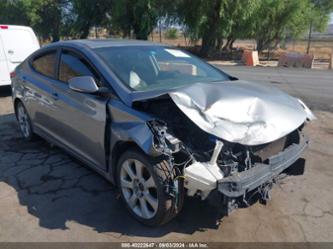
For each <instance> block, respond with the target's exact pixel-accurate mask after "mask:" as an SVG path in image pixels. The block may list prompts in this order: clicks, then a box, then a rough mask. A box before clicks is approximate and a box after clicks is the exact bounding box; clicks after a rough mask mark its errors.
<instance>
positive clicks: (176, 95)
mask: <svg viewBox="0 0 333 249" xmlns="http://www.w3.org/2000/svg"><path fill="white" fill-rule="evenodd" d="M169 95H170V96H171V98H172V100H173V101H174V102H175V104H176V105H177V106H178V107H179V108H180V110H182V111H183V112H184V113H185V114H186V115H187V117H188V118H190V119H191V120H192V121H193V122H194V123H195V124H197V125H198V126H199V127H200V128H201V129H202V130H204V131H206V132H208V133H210V134H212V135H215V136H217V137H219V138H222V139H225V140H227V141H229V142H235V143H240V144H244V145H258V144H264V143H269V142H271V141H274V140H276V139H279V138H281V137H283V136H285V135H287V134H288V133H290V132H292V131H293V130H295V129H297V128H298V127H299V126H301V125H302V124H303V123H304V122H305V121H306V119H313V118H314V116H313V114H312V113H311V111H310V110H309V109H308V108H307V107H306V106H305V104H304V103H303V102H300V101H299V100H297V99H295V98H294V97H291V96H289V95H287V94H285V93H284V92H282V91H280V90H278V89H276V88H272V87H266V86H262V85H259V84H255V83H250V82H246V81H240V80H239V81H228V82H220V83H211V84H207V83H205V84H200V83H198V84H193V85H191V86H189V87H185V88H182V89H178V90H175V91H173V92H171V93H169Z"/></svg>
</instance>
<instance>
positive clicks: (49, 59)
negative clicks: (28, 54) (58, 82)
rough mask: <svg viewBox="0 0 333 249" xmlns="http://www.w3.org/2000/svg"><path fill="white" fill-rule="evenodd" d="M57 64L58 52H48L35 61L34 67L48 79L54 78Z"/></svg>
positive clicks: (33, 62)
mask: <svg viewBox="0 0 333 249" xmlns="http://www.w3.org/2000/svg"><path fill="white" fill-rule="evenodd" d="M55 64H56V51H52V52H48V53H46V54H43V55H40V56H38V57H36V58H34V59H33V61H32V67H33V68H34V69H35V70H36V71H37V72H38V73H41V74H43V75H45V76H48V77H52V78H53V77H54V69H55Z"/></svg>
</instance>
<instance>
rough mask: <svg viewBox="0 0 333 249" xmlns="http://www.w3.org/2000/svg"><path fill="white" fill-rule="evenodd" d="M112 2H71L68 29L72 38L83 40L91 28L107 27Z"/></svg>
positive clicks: (74, 0)
mask: <svg viewBox="0 0 333 249" xmlns="http://www.w3.org/2000/svg"><path fill="white" fill-rule="evenodd" d="M112 4H113V0H96V1H87V0H72V1H71V9H70V15H69V18H68V19H67V22H66V24H67V26H68V29H71V32H72V34H73V35H74V36H76V35H78V36H79V38H81V39H84V38H87V37H88V35H89V31H90V29H91V28H92V27H100V26H107V25H108V23H109V22H110V16H111V7H112Z"/></svg>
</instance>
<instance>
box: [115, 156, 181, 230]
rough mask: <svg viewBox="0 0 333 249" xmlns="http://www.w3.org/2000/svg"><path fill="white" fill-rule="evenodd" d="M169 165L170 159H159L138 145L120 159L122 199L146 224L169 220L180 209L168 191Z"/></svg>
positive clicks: (132, 213)
mask: <svg viewBox="0 0 333 249" xmlns="http://www.w3.org/2000/svg"><path fill="white" fill-rule="evenodd" d="M167 166H168V164H167V161H165V160H156V161H155V160H153V159H152V158H149V157H148V156H146V155H145V154H144V153H143V152H141V151H139V150H136V149H130V150H128V151H126V152H125V153H124V154H123V155H121V157H120V159H119V160H118V164H117V184H118V187H119V190H120V195H121V199H122V200H123V202H124V204H125V205H126V207H127V209H128V210H129V212H130V213H131V215H132V216H133V217H134V218H135V219H136V220H138V221H139V222H141V223H143V224H145V225H148V226H159V225H162V224H165V223H167V222H169V221H170V220H171V219H172V218H174V217H175V216H176V214H177V213H178V212H176V209H175V207H174V206H175V205H174V198H172V197H170V196H169V195H168V194H166V193H165V191H164V186H165V181H166V179H167V177H166V175H165V172H164V170H163V169H167V168H166V167H167ZM140 169H141V170H140ZM138 170H139V172H141V176H140V173H138V172H137V171H138ZM177 211H180V208H178V210H177Z"/></svg>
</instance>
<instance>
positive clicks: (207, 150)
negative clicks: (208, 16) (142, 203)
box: [134, 95, 307, 214]
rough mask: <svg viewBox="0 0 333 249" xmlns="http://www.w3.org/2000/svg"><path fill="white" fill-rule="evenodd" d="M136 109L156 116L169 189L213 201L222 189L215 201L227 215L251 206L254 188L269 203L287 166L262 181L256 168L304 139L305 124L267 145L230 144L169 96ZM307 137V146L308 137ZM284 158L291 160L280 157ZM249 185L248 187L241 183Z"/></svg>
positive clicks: (158, 145) (156, 132) (152, 123)
mask: <svg viewBox="0 0 333 249" xmlns="http://www.w3.org/2000/svg"><path fill="white" fill-rule="evenodd" d="M134 108H136V109H138V110H140V111H144V112H146V113H149V114H152V115H153V116H155V117H158V119H156V120H154V121H150V122H149V123H148V125H149V127H150V129H151V130H152V132H153V133H154V138H155V141H154V146H155V148H156V150H159V151H160V152H161V153H162V154H163V155H164V156H166V157H167V158H168V161H169V165H170V172H167V174H168V175H169V176H170V180H169V182H168V183H166V191H168V192H169V194H170V195H172V196H175V197H176V198H177V199H182V198H183V197H182V196H180V195H184V194H185V189H186V194H187V195H188V196H199V197H200V198H201V199H211V198H210V197H211V196H213V199H214V202H215V201H216V193H218V194H219V195H218V196H219V197H220V198H217V199H218V200H219V201H220V202H222V204H223V205H222V206H223V210H224V211H223V212H224V213H225V214H229V213H230V212H231V211H232V210H233V209H234V208H237V207H238V206H241V205H244V204H245V205H248V203H249V200H248V196H249V195H253V192H256V193H259V195H260V199H261V200H262V201H267V200H268V199H269V198H270V195H269V190H270V189H271V188H272V186H273V183H274V182H276V181H277V179H278V176H279V174H280V173H281V172H282V171H283V169H284V168H280V170H277V171H276V172H273V173H270V174H269V176H268V175H267V174H266V176H268V177H264V176H263V182H260V183H258V181H257V179H255V178H256V177H260V176H258V175H257V174H258V172H257V170H253V169H259V168H260V167H261V166H262V165H270V163H272V160H274V157H276V155H279V154H281V153H282V152H283V151H286V150H287V149H288V148H290V147H292V146H293V145H300V143H301V140H304V138H303V134H302V128H303V125H304V124H302V125H301V126H299V127H297V128H296V129H295V130H294V131H292V132H291V133H289V134H287V135H286V136H283V137H281V138H279V139H277V140H274V141H272V142H269V143H265V144H260V145H242V144H240V143H232V142H229V141H226V140H224V139H221V138H219V137H216V136H214V135H212V134H209V133H207V132H205V131H204V130H202V129H201V128H199V127H198V126H197V125H196V124H195V123H194V122H192V121H191V120H190V119H189V118H188V117H187V116H186V115H185V114H184V113H183V112H182V111H181V110H180V109H179V107H178V106H177V105H176V104H175V103H174V101H173V100H172V99H171V98H170V97H169V96H168V95H163V96H160V97H158V98H154V99H149V100H146V101H140V102H136V103H135V105H134ZM304 141H305V142H304V143H303V144H304V147H305V145H306V143H307V141H306V140H304ZM303 144H302V145H303ZM301 149H302V150H303V147H302V148H301ZM293 153H295V151H293ZM297 156H298V154H297ZM296 159H298V157H297V158H296V157H295V160H296ZM281 160H282V161H285V160H288V158H283V156H282V158H281ZM288 166H289V165H288ZM268 171H269V172H271V171H274V170H272V169H269V170H268ZM247 172H249V173H251V174H252V175H251V179H250V182H248V181H249V179H241V178H240V176H241V175H243V176H241V177H243V178H248V176H247V174H246V173H247ZM259 174H261V173H260V172H259ZM244 175H245V176H244ZM245 183H248V185H247V186H243V185H244V184H245ZM252 183H253V184H252ZM184 187H185V189H184Z"/></svg>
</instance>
